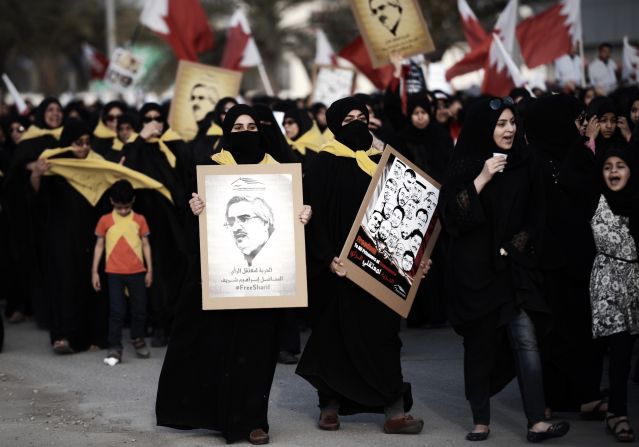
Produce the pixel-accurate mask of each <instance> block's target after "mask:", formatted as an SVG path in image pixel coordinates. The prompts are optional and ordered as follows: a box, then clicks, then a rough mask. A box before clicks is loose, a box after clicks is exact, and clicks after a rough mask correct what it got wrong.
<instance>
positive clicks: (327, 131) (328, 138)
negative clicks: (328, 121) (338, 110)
mask: <svg viewBox="0 0 639 447" xmlns="http://www.w3.org/2000/svg"><path fill="white" fill-rule="evenodd" d="M322 136H323V137H324V139H325V140H326V141H331V140H332V139H333V138H335V135H333V132H331V129H329V128H328V127H327V128H326V129H324V132H322Z"/></svg>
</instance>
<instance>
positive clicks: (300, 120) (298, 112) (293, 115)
mask: <svg viewBox="0 0 639 447" xmlns="http://www.w3.org/2000/svg"><path fill="white" fill-rule="evenodd" d="M349 112H350V110H349ZM287 118H288V119H292V120H293V121H295V123H296V124H297V127H298V128H299V132H298V133H297V135H296V136H295V138H291V139H292V140H293V141H296V140H297V139H298V138H300V137H301V136H302V135H304V134H305V133H306V132H308V131H309V130H311V127H313V120H312V119H311V117H310V116H308V113H307V112H306V110H302V109H298V108H297V107H295V108H293V109H288V110H287V111H286V113H284V120H286V119H287Z"/></svg>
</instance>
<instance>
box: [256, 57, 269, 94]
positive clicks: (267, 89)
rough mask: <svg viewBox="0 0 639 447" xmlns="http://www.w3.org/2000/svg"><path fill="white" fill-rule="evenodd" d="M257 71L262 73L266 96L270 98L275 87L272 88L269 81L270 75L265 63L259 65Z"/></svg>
mask: <svg viewBox="0 0 639 447" xmlns="http://www.w3.org/2000/svg"><path fill="white" fill-rule="evenodd" d="M257 70H258V71H259V73H260V78H261V79H262V84H263V85H264V90H266V94H267V95H269V96H273V87H271V81H269V79H268V74H267V73H266V68H264V63H260V64H258V65H257Z"/></svg>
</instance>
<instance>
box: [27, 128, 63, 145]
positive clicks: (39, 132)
mask: <svg viewBox="0 0 639 447" xmlns="http://www.w3.org/2000/svg"><path fill="white" fill-rule="evenodd" d="M44 135H51V136H52V137H53V138H55V139H56V140H59V139H60V135H62V127H58V128H56V129H42V128H40V127H38V126H36V125H35V124H32V125H30V126H29V128H28V129H27V131H26V132H25V133H24V134H23V135H22V139H21V140H20V141H27V140H32V139H34V138H38V137H42V136H44Z"/></svg>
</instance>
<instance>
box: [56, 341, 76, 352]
mask: <svg viewBox="0 0 639 447" xmlns="http://www.w3.org/2000/svg"><path fill="white" fill-rule="evenodd" d="M53 352H55V353H56V354H73V352H74V351H73V348H71V346H70V345H69V340H67V339H66V338H63V339H62V340H56V341H54V342H53Z"/></svg>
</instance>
